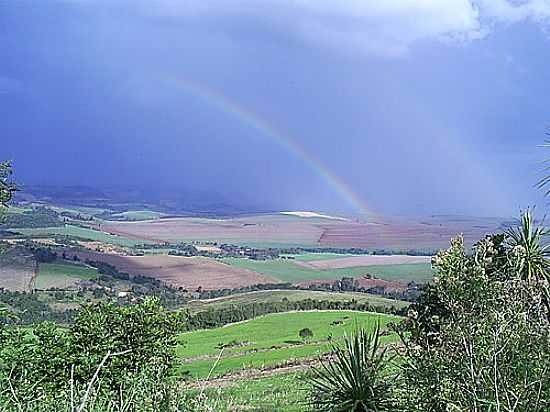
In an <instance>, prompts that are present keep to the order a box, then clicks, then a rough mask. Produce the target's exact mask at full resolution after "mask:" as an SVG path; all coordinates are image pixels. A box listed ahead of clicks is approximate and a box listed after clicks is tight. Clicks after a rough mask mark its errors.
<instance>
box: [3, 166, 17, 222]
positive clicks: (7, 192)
mask: <svg viewBox="0 0 550 412" xmlns="http://www.w3.org/2000/svg"><path fill="white" fill-rule="evenodd" d="M12 173H13V170H12V167H11V162H5V161H4V162H0V217H1V214H2V209H3V208H5V207H7V204H8V202H9V201H10V200H11V198H12V196H13V193H14V192H15V190H16V187H15V184H14V183H13V182H11V181H10V177H11V175H12Z"/></svg>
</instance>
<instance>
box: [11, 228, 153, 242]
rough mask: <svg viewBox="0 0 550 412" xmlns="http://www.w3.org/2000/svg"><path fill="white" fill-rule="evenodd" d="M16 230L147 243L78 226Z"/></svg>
mask: <svg viewBox="0 0 550 412" xmlns="http://www.w3.org/2000/svg"><path fill="white" fill-rule="evenodd" d="M16 231H17V232H19V233H22V234H24V235H26V236H74V237H78V238H82V239H86V240H94V241H100V242H105V243H112V244H115V245H119V246H128V247H132V246H135V245H140V244H144V243H147V242H146V241H142V240H132V239H127V238H125V237H122V236H118V235H112V234H110V233H106V232H100V231H98V230H93V229H87V228H83V227H80V226H74V225H65V226H60V227H49V228H48V227H46V228H38V229H16Z"/></svg>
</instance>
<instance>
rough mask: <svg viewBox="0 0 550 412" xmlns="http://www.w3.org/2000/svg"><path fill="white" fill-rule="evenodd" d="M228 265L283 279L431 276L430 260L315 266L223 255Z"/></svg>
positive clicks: (418, 278) (423, 279)
mask: <svg viewBox="0 0 550 412" xmlns="http://www.w3.org/2000/svg"><path fill="white" fill-rule="evenodd" d="M221 261H222V262H224V263H227V264H229V265H233V266H237V267H241V268H244V269H249V270H252V271H254V272H258V273H262V274H264V275H267V276H271V277H274V278H276V279H278V280H280V281H282V282H292V283H295V282H302V281H306V280H313V279H327V280H333V279H341V278H342V277H358V276H362V275H365V274H370V275H372V276H374V277H377V278H380V279H386V280H402V281H405V282H410V281H415V282H427V281H429V280H430V279H431V278H432V273H431V266H430V264H429V263H412V264H396V265H376V266H375V265H373V266H356V267H350V268H340V269H326V270H320V269H313V268H308V267H302V266H299V265H297V264H296V263H295V262H293V261H292V260H288V259H272V260H252V259H245V258H222V259H221Z"/></svg>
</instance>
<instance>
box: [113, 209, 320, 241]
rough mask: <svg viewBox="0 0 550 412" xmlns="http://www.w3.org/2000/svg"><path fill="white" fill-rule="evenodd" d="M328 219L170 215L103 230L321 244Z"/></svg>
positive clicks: (156, 237)
mask: <svg viewBox="0 0 550 412" xmlns="http://www.w3.org/2000/svg"><path fill="white" fill-rule="evenodd" d="M322 221H326V220H325V219H311V220H310V219H301V218H298V217H294V216H284V215H260V216H252V217H240V218H234V219H204V218H170V219H158V220H150V221H144V222H105V224H104V226H103V230H105V231H107V232H110V233H114V234H118V235H120V236H123V237H127V238H130V239H148V240H152V241H169V242H177V241H194V240H197V241H213V242H219V243H235V244H260V243H271V244H284V245H305V246H315V245H318V240H319V238H320V236H321V235H322V233H323V229H322V228H321V227H317V226H316V225H315V222H318V223H321V222H322Z"/></svg>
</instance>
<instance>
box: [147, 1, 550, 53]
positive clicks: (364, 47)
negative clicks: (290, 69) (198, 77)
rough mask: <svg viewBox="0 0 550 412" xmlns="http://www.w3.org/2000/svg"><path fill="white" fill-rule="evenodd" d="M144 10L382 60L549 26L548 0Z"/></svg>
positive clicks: (233, 4) (181, 5)
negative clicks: (265, 29)
mask: <svg viewBox="0 0 550 412" xmlns="http://www.w3.org/2000/svg"><path fill="white" fill-rule="evenodd" d="M152 4H153V5H154V6H152ZM142 10H145V11H146V12H147V13H148V14H149V15H151V14H152V15H154V16H157V17H158V16H162V17H169V18H181V17H186V18H198V19H202V18H204V17H213V18H216V19H223V18H227V19H231V21H232V22H233V23H234V22H235V21H238V19H239V18H246V19H250V18H252V19H256V20H259V21H261V22H269V23H270V25H271V26H273V25H274V24H275V25H276V26H277V27H284V28H285V29H286V30H288V31H289V32H291V33H295V34H297V35H299V36H301V37H303V38H305V39H306V40H308V41H312V42H316V43H319V44H324V45H329V46H332V47H335V48H340V49H351V50H354V51H357V50H359V51H363V52H366V53H370V54H376V55H382V56H399V55H403V54H405V53H407V52H408V51H409V50H410V48H411V47H412V46H413V45H414V44H415V43H418V42H421V41H433V40H452V41H458V42H464V41H471V40H475V39H479V38H482V37H484V36H485V35H487V34H488V33H489V32H490V31H491V30H494V29H495V28H496V27H497V26H499V25H501V24H512V23H517V22H521V21H533V22H536V23H539V24H544V25H546V24H547V23H549V21H550V0H263V1H260V0H187V1H176V0H159V1H157V2H149V1H147V2H146V3H142Z"/></svg>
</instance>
